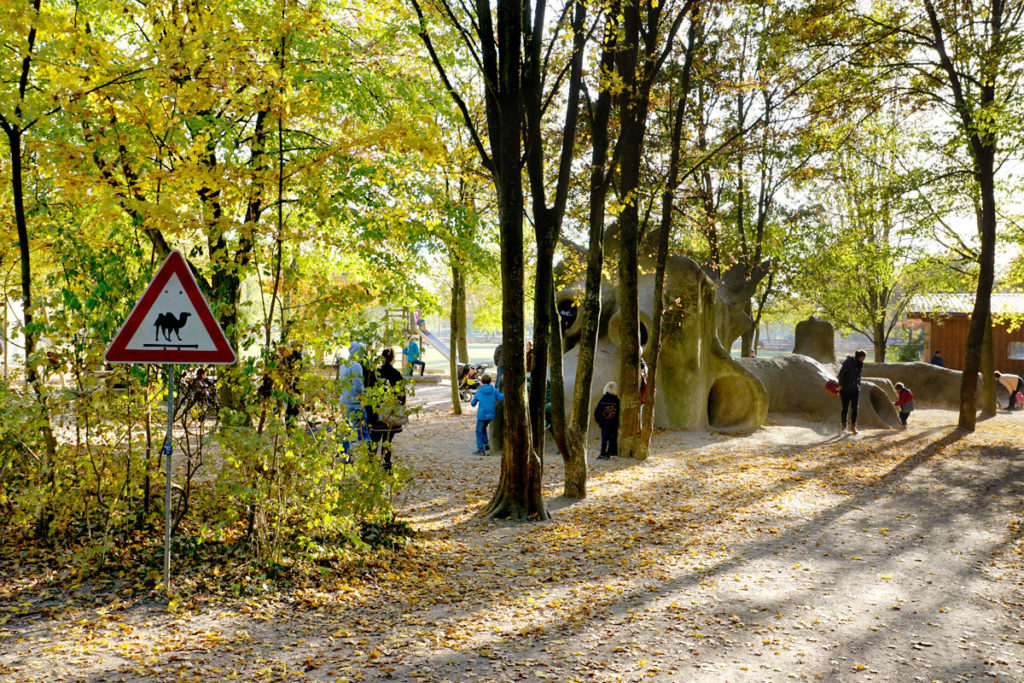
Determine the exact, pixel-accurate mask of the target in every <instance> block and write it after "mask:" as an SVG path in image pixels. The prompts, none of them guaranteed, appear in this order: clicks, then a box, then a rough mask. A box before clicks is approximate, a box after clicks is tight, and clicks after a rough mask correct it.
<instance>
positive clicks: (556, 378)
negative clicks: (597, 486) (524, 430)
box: [548, 298, 586, 485]
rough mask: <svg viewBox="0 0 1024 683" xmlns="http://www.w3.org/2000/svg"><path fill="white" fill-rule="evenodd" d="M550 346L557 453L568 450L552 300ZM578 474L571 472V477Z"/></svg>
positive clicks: (558, 329)
mask: <svg viewBox="0 0 1024 683" xmlns="http://www.w3.org/2000/svg"><path fill="white" fill-rule="evenodd" d="M549 320H550V324H551V346H550V352H549V355H548V363H549V365H550V368H551V392H550V401H551V433H552V435H553V436H554V439H555V448H557V449H558V452H559V453H565V452H566V450H568V446H567V445H566V436H565V429H566V420H565V381H564V377H563V375H562V321H561V320H560V319H559V317H558V313H557V311H556V310H555V301H554V298H552V300H551V316H550V317H549ZM578 476H579V474H578V473H577V472H575V471H574V472H573V477H574V478H577V477H578ZM565 477H566V479H568V478H569V469H568V466H567V467H566V475H565ZM583 478H584V485H585V484H586V472H585V471H584V476H583Z"/></svg>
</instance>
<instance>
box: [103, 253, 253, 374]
mask: <svg viewBox="0 0 1024 683" xmlns="http://www.w3.org/2000/svg"><path fill="white" fill-rule="evenodd" d="M103 358H104V360H106V361H107V362H108V363H164V364H182V365H186V364H190V363H199V364H209V365H230V364H231V363H234V362H235V352H234V351H233V350H232V349H231V345H230V344H229V343H228V340H227V337H226V336H224V330H222V329H221V327H220V325H219V324H218V323H217V320H216V318H214V317H213V312H212V311H211V310H210V306H209V304H207V303H206V299H205V298H203V294H202V292H200V291H199V285H197V284H196V280H195V278H194V277H193V276H192V271H191V270H189V268H188V264H187V263H185V258H184V257H183V256H182V255H181V254H180V253H179V252H177V251H172V252H171V253H170V255H168V257H167V260H166V261H164V264H163V265H162V266H160V270H158V271H157V272H156V275H155V276H154V277H153V281H152V282H150V283H149V287H147V288H146V291H145V292H143V293H142V296H141V297H140V298H139V300H138V302H137V303H136V304H135V308H133V309H132V312H131V315H129V316H128V320H126V321H125V323H124V325H122V326H121V331H120V332H118V333H117V336H116V337H114V341H113V342H111V344H110V348H108V349H107V352H106V354H104V356H103Z"/></svg>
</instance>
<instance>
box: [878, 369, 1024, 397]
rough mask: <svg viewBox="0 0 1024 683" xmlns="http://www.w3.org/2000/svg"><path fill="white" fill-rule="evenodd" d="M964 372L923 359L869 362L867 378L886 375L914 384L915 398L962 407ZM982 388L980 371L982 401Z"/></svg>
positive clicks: (891, 378)
mask: <svg viewBox="0 0 1024 683" xmlns="http://www.w3.org/2000/svg"><path fill="white" fill-rule="evenodd" d="M961 375H962V373H961V372H960V371H959V370H950V369H949V368H943V367H939V366H938V365H932V364H931V363H921V362H916V363H865V364H864V373H863V377H865V378H872V379H874V378H885V379H887V380H889V381H890V382H893V383H895V382H903V384H905V385H906V386H908V387H910V390H911V391H912V392H913V393H914V400H915V401H917V402H919V403H920V402H924V403H939V404H942V405H945V406H948V407H952V408H959V407H960V382H961V379H960V378H961ZM997 389H998V387H997ZM981 390H982V381H981V375H978V394H977V396H978V404H979V405H980V404H981V400H982V394H981ZM1008 396H1009V395H1008V394H1007V397H1008Z"/></svg>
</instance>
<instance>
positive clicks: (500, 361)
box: [494, 344, 505, 391]
mask: <svg viewBox="0 0 1024 683" xmlns="http://www.w3.org/2000/svg"><path fill="white" fill-rule="evenodd" d="M504 365H505V362H504V354H503V353H502V352H501V344H498V345H497V346H495V347H494V367H495V368H496V370H497V373H496V376H495V378H494V388H495V389H497V390H498V391H501V368H502V366H504Z"/></svg>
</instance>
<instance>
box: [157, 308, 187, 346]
mask: <svg viewBox="0 0 1024 683" xmlns="http://www.w3.org/2000/svg"><path fill="white" fill-rule="evenodd" d="M190 315H192V314H191V313H181V314H179V315H178V316H177V317H175V315H174V314H173V313H161V314H160V315H158V316H157V317H156V321H155V322H154V323H153V326H154V327H156V337H155V341H160V333H161V332H163V334H164V339H166V340H167V341H171V332H173V333H174V334H175V336H177V337H178V341H181V334H179V330H181V328H183V327H185V321H186V320H188V317H189V316H190Z"/></svg>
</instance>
